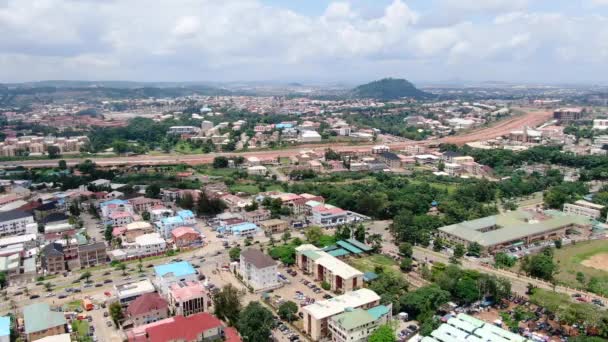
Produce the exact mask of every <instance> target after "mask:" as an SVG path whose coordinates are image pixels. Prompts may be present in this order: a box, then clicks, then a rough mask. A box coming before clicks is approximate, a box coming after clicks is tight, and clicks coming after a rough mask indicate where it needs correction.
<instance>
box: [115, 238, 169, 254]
mask: <svg viewBox="0 0 608 342" xmlns="http://www.w3.org/2000/svg"><path fill="white" fill-rule="evenodd" d="M122 246H123V248H122V249H115V250H112V251H109V252H108V255H109V256H110V259H112V260H126V259H135V258H143V257H147V256H152V255H159V254H162V253H164V252H165V250H166V249H167V242H166V241H165V239H163V238H162V237H161V236H160V234H158V233H150V234H144V235H140V236H138V237H136V238H135V241H134V242H132V243H130V242H123V244H122Z"/></svg>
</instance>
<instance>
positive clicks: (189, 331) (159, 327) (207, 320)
mask: <svg viewBox="0 0 608 342" xmlns="http://www.w3.org/2000/svg"><path fill="white" fill-rule="evenodd" d="M225 330H228V329H227V328H224V326H223V324H222V321H220V320H219V319H217V317H215V316H213V315H211V314H209V313H206V312H199V313H197V314H194V315H191V316H188V317H184V316H175V317H170V318H166V319H163V320H160V321H158V322H154V323H150V324H146V325H142V326H139V327H136V328H134V329H131V330H129V331H127V338H128V341H129V342H156V341H163V342H165V341H167V342H168V341H174V342H177V341H179V342H198V341H214V340H220V341H221V340H222V339H224V336H225V335H226V337H228V333H226V334H225V333H224V331H225ZM230 336H231V338H230V339H227V338H226V339H225V341H226V342H239V341H240V338H239V337H238V336H236V337H234V335H230Z"/></svg>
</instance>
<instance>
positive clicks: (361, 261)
mask: <svg viewBox="0 0 608 342" xmlns="http://www.w3.org/2000/svg"><path fill="white" fill-rule="evenodd" d="M347 261H348V263H349V264H351V265H352V266H353V267H354V268H356V269H358V270H360V271H361V272H375V271H377V270H378V269H381V270H382V272H384V273H391V272H395V273H398V272H397V262H396V261H395V260H393V259H391V258H390V257H388V256H386V255H383V254H372V255H367V256H363V257H353V258H349V259H348V260H347Z"/></svg>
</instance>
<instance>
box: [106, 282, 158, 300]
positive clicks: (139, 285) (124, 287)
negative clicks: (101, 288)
mask: <svg viewBox="0 0 608 342" xmlns="http://www.w3.org/2000/svg"><path fill="white" fill-rule="evenodd" d="M154 291H156V289H155V288H154V285H152V282H151V281H150V280H149V279H144V280H142V281H137V282H132V283H126V284H121V285H116V292H117V294H118V297H119V298H129V297H133V296H137V295H142V294H144V293H150V292H154Z"/></svg>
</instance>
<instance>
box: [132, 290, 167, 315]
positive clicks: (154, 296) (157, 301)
mask: <svg viewBox="0 0 608 342" xmlns="http://www.w3.org/2000/svg"><path fill="white" fill-rule="evenodd" d="M168 306H169V304H167V301H166V300H164V299H163V298H162V297H161V296H160V295H159V294H158V293H156V292H151V293H144V294H143V295H141V296H139V297H137V298H136V299H135V300H134V301H132V302H131V304H129V306H128V307H127V310H126V313H127V314H128V315H129V316H140V315H143V314H146V313H148V312H150V311H153V310H167V307H168Z"/></svg>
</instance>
